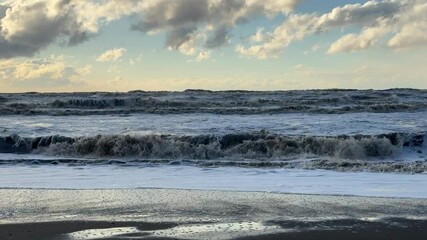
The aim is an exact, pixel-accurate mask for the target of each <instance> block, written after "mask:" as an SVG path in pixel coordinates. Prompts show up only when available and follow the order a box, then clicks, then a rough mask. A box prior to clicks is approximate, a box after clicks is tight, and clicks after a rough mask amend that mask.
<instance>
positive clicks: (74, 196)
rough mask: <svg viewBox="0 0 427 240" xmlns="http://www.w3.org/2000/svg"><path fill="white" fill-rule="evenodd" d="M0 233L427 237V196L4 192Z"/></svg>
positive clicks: (34, 236) (130, 236) (16, 236)
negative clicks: (419, 197)
mask: <svg viewBox="0 0 427 240" xmlns="http://www.w3.org/2000/svg"><path fill="white" fill-rule="evenodd" d="M0 200H1V201H0V239H46V240H49V239H285V238H286V239H404V238H407V237H410V238H411V239H423V237H424V236H425V234H426V233H427V221H426V220H425V219H426V214H425V213H426V212H427V200H424V199H403V198H367V197H352V196H321V195H293V194H276V193H260V192H224V191H194V190H164V189H132V190H125V189H123V190H48V189H40V190H30V189H3V190H0Z"/></svg>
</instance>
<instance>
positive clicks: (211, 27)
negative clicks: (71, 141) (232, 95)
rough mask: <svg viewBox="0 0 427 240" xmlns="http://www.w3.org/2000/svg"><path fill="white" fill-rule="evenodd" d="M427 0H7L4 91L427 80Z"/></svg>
mask: <svg viewBox="0 0 427 240" xmlns="http://www.w3.org/2000/svg"><path fill="white" fill-rule="evenodd" d="M426 56H427V1H425V0H401V1H397V0H371V1H366V0H365V1H363V0H339V1H333V0H322V1H319V0H92V1H89V0H0V92H29V91H37V92H71V91H129V90H136V89H140V90H156V91H157V90H173V91H175V90H177V91H180V90H185V89H209V90H228V89H230V90H231V89H233V90H235V89H242V90H290V89H326V88H357V89H387V88H427V67H426V66H427V65H426V63H425V62H426Z"/></svg>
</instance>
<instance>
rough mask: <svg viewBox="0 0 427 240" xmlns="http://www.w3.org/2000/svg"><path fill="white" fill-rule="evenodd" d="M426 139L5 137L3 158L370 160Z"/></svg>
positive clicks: (393, 135) (399, 136)
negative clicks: (16, 155) (9, 155)
mask: <svg viewBox="0 0 427 240" xmlns="http://www.w3.org/2000/svg"><path fill="white" fill-rule="evenodd" d="M423 141H424V135H408V134H399V133H390V134H382V135H375V136H364V135H356V136H334V137H313V136H285V135H278V134H271V133H268V132H265V131H261V132H254V133H236V134H227V135H223V136H215V135H200V136H174V135H143V136H130V135H98V136H94V137H78V138H70V137H64V136H47V137H34V138H25V137H20V136H17V135H13V136H6V137H1V138H0V153H21V154H25V153H38V154H44V155H53V156H73V157H76V156H77V157H82V156H83V157H106V158H126V157H136V158H139V159H202V160H215V159H270V160H274V159H279V160H287V159H292V158H295V157H298V156H320V157H334V158H339V159H366V158H369V157H376V158H382V157H389V156H393V155H396V154H398V153H399V152H400V151H401V150H402V148H403V147H405V146H408V147H409V146H421V145H422V144H423Z"/></svg>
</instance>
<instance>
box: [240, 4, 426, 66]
mask: <svg viewBox="0 0 427 240" xmlns="http://www.w3.org/2000/svg"><path fill="white" fill-rule="evenodd" d="M351 26H355V27H362V31H361V32H360V33H359V34H355V33H353V34H347V35H345V36H343V37H341V38H340V39H338V40H337V41H336V42H334V43H332V44H331V46H330V48H329V50H328V53H331V54H332V53H340V52H352V51H357V50H363V49H367V48H370V47H373V46H375V45H376V44H377V43H379V42H380V40H381V39H382V38H384V37H387V35H392V37H391V39H390V40H389V41H388V43H387V46H388V47H391V48H402V47H413V46H418V45H424V44H427V27H426V26H427V3H425V2H424V1H421V0H405V1H394V0H382V1H368V2H366V3H364V4H348V5H345V6H343V7H336V8H334V9H333V10H332V11H330V12H329V13H325V14H323V15H317V14H291V15H289V16H288V18H286V20H285V21H284V22H283V23H282V24H281V25H279V26H278V27H276V28H275V29H274V31H272V32H270V33H268V34H267V35H268V38H266V39H264V40H263V41H260V42H259V41H258V42H256V41H255V43H254V44H252V45H249V46H243V45H239V46H237V48H236V51H237V52H238V53H240V54H241V55H243V56H246V57H255V58H260V59H265V58H268V57H277V56H278V55H279V54H281V53H282V51H283V50H284V49H285V48H287V47H288V46H289V45H291V44H292V43H293V42H296V41H301V40H303V39H304V38H306V37H307V36H309V35H316V34H321V33H325V32H330V31H332V30H335V29H340V28H349V27H351ZM257 35H259V32H257V33H256V34H255V35H254V36H252V37H251V38H250V39H251V40H253V39H259V38H258V37H257ZM252 42H254V41H252Z"/></svg>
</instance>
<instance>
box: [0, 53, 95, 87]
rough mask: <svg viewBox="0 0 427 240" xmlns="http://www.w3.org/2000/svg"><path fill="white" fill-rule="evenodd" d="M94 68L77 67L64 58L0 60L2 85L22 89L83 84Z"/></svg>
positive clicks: (88, 66) (0, 80) (87, 66)
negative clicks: (82, 79)
mask: <svg viewBox="0 0 427 240" xmlns="http://www.w3.org/2000/svg"><path fill="white" fill-rule="evenodd" d="M91 69H92V67H91V66H90V65H86V66H83V67H75V66H73V65H71V64H69V63H67V62H66V57H64V56H52V57H50V58H40V59H31V60H0V83H2V84H4V85H5V86H12V87H13V86H19V87H20V88H29V89H31V88H34V89H42V88H51V87H61V86H70V85H75V84H82V82H81V81H80V80H79V79H80V78H81V77H82V76H85V75H88V74H90V73H91Z"/></svg>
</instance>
